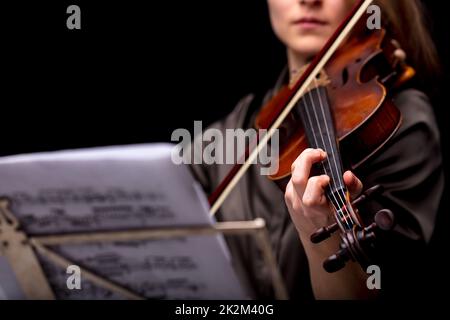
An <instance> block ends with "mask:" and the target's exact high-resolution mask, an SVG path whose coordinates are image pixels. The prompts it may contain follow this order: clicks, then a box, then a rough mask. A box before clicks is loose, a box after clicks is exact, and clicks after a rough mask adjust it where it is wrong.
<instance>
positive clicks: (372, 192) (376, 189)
mask: <svg viewBox="0 0 450 320" xmlns="http://www.w3.org/2000/svg"><path fill="white" fill-rule="evenodd" d="M383 192H384V188H383V186H381V185H379V184H377V185H375V186H373V187H371V188H369V189H367V190H365V191H363V193H362V194H361V195H360V196H359V197H357V198H356V199H355V200H353V202H352V206H353V207H357V206H358V205H359V204H361V203H364V202H365V201H367V200H368V199H370V198H373V197H375V196H377V195H379V194H381V193H383Z"/></svg>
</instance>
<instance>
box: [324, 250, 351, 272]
mask: <svg viewBox="0 0 450 320" xmlns="http://www.w3.org/2000/svg"><path fill="white" fill-rule="evenodd" d="M348 260H350V256H349V253H348V250H347V249H346V248H342V249H340V250H339V251H338V252H336V254H333V255H332V256H330V257H329V258H328V259H327V260H325V261H324V262H323V268H324V269H325V271H327V272H329V273H333V272H336V271H339V270H341V269H342V268H344V267H345V264H346V263H347V261H348Z"/></svg>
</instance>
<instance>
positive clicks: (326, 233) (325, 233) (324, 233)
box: [311, 223, 339, 244]
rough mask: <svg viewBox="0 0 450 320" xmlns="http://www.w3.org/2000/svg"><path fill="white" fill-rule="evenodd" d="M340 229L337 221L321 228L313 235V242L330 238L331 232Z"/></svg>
mask: <svg viewBox="0 0 450 320" xmlns="http://www.w3.org/2000/svg"><path fill="white" fill-rule="evenodd" d="M338 229H339V225H338V224H337V223H333V224H332V225H330V226H328V227H323V228H320V229H319V230H317V231H316V232H314V233H313V234H312V235H311V242H312V243H315V244H317V243H320V242H322V241H324V240H326V239H328V238H329V237H330V236H331V234H332V233H334V232H335V231H337V230H338Z"/></svg>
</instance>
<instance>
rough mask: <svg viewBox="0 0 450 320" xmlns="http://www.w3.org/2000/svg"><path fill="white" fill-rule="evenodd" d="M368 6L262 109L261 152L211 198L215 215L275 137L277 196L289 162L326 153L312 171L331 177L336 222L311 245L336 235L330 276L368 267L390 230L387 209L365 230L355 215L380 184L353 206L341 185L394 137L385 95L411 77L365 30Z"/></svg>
mask: <svg viewBox="0 0 450 320" xmlns="http://www.w3.org/2000/svg"><path fill="white" fill-rule="evenodd" d="M371 3H372V1H371V0H361V1H359V2H358V3H357V4H356V5H355V6H354V8H353V10H352V12H351V13H350V14H349V16H348V17H347V18H346V19H345V20H344V22H343V23H342V24H341V26H340V27H339V28H338V30H336V32H335V33H334V34H333V36H332V37H331V38H330V39H329V41H328V42H327V44H326V45H325V46H324V48H323V49H322V50H321V52H320V53H319V54H318V55H317V56H316V57H315V58H314V60H313V61H312V62H311V63H310V64H309V65H308V66H307V67H305V70H304V72H303V73H302V75H301V76H300V78H299V79H298V80H297V81H295V82H293V83H291V84H289V85H286V86H285V87H283V88H282V89H281V90H279V92H278V93H277V94H276V95H275V96H274V97H273V99H272V100H271V101H270V102H269V103H268V104H267V105H265V106H264V107H263V108H262V109H261V111H260V112H259V113H258V115H257V117H256V121H255V126H256V128H258V129H267V130H268V133H267V135H265V136H263V137H258V141H259V144H258V146H257V147H256V148H255V149H253V150H247V151H246V154H245V157H246V162H244V164H242V165H237V166H235V167H234V168H233V169H232V170H231V172H230V173H229V175H228V176H227V177H226V178H225V179H224V181H223V182H222V183H221V184H220V185H219V187H218V188H217V189H216V190H215V191H214V192H213V194H212V195H211V196H210V198H209V201H210V204H211V206H212V208H211V212H212V213H213V214H214V213H215V212H216V211H217V210H218V208H219V207H220V205H221V203H223V201H224V200H225V199H226V196H227V195H228V193H229V192H230V190H232V188H234V186H235V185H236V184H237V182H238V181H239V179H240V177H242V175H243V174H244V173H245V171H246V170H247V169H248V167H249V166H250V163H252V161H253V160H254V158H255V157H256V156H257V155H258V149H259V148H258V147H260V146H261V145H266V144H269V143H270V138H271V137H272V136H273V135H274V133H275V132H276V131H277V132H278V133H279V140H280V141H281V145H280V153H279V158H278V159H277V161H278V168H279V169H278V171H277V172H276V173H274V174H273V175H271V176H269V179H271V180H273V181H274V182H275V183H277V184H278V186H279V187H280V188H281V189H282V190H285V188H286V185H287V182H288V181H289V179H290V175H291V165H292V163H293V162H294V161H295V159H296V158H297V157H298V155H299V154H300V153H301V152H302V151H303V150H305V149H306V148H308V147H311V148H320V149H322V150H324V151H325V152H326V153H327V155H328V156H327V159H326V160H324V161H322V163H320V164H319V166H316V168H315V171H317V172H318V173H319V174H326V175H328V176H329V177H330V184H329V186H328V187H327V190H326V196H327V198H328V200H329V203H330V207H331V209H332V211H333V215H334V218H335V223H333V224H332V225H330V226H324V227H323V228H321V229H319V230H317V231H316V232H315V233H314V234H312V235H311V241H312V242H313V243H319V242H321V241H324V240H325V239H327V238H329V237H330V236H331V234H332V233H334V232H337V231H338V230H339V231H340V237H341V243H340V248H339V249H338V251H337V253H336V254H334V255H333V256H331V257H329V258H328V259H327V260H326V261H324V264H323V266H324V268H325V270H326V271H328V272H335V271H338V270H340V269H342V268H343V267H344V266H345V264H346V263H347V262H348V261H350V260H352V261H356V262H358V263H359V264H360V265H361V267H362V268H364V269H366V268H367V267H368V266H369V265H370V264H372V262H373V258H374V256H375V242H376V238H377V233H378V232H379V231H382V230H384V231H388V230H390V229H392V228H393V226H394V215H393V213H392V212H391V211H390V210H387V209H383V210H381V211H379V212H377V213H376V214H375V216H374V219H373V222H372V223H370V224H367V225H366V224H365V223H364V221H363V219H361V216H360V213H359V211H358V209H357V206H358V205H359V204H361V203H362V202H364V201H366V200H367V199H368V198H370V197H373V196H375V195H376V194H379V193H381V192H382V191H383V190H382V187H381V186H374V187H372V188H370V189H368V190H367V191H365V192H363V194H362V195H361V196H360V197H359V198H357V199H356V200H355V201H353V202H351V200H350V196H349V192H348V190H347V187H346V186H345V184H344V181H343V172H344V168H348V169H351V170H354V169H356V168H357V167H359V166H361V165H363V164H364V163H365V162H366V161H367V160H368V159H370V158H371V157H373V156H374V155H375V154H377V153H378V152H381V151H382V148H383V146H384V145H385V144H386V143H387V142H388V141H389V140H390V138H391V137H392V136H393V135H394V134H395V133H396V132H397V130H398V128H399V127H400V125H401V118H402V117H401V114H400V111H399V110H398V109H397V108H396V107H395V105H394V103H393V102H392V100H391V99H390V96H389V92H391V91H392V90H394V89H396V88H398V87H401V86H402V85H404V84H405V83H406V82H407V81H408V80H410V79H411V78H412V77H413V76H414V74H415V71H414V69H412V68H411V67H410V66H408V65H407V64H406V62H405V59H406V54H405V53H404V51H403V50H402V49H401V48H400V46H399V44H398V42H397V41H395V40H394V39H391V38H390V37H389V36H388V34H387V32H386V30H384V29H379V30H368V29H367V28H366V24H365V19H362V18H363V17H364V14H365V12H366V10H367V8H368V7H369V5H370V4H371ZM366 220H367V219H366Z"/></svg>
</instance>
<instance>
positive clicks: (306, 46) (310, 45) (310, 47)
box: [291, 41, 323, 58]
mask: <svg viewBox="0 0 450 320" xmlns="http://www.w3.org/2000/svg"><path fill="white" fill-rule="evenodd" d="M322 47H323V43H320V44H318V43H314V42H305V41H302V42H301V43H297V44H296V45H295V46H292V47H291V48H292V49H293V51H294V52H295V53H296V54H299V55H301V56H306V57H311V58H313V57H314V56H315V55H316V54H317V53H318V52H319V51H320V50H321V49H322Z"/></svg>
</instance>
